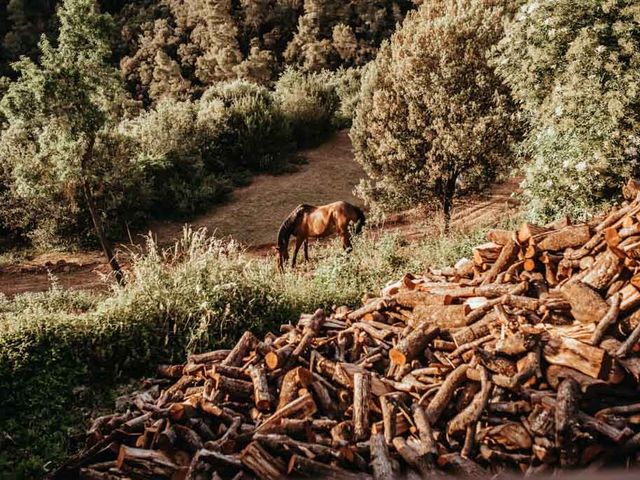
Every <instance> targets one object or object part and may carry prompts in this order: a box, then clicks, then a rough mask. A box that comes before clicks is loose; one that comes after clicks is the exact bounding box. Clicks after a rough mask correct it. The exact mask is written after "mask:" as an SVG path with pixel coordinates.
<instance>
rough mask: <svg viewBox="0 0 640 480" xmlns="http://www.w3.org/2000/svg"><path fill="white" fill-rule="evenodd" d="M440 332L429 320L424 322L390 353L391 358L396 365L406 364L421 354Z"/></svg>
mask: <svg viewBox="0 0 640 480" xmlns="http://www.w3.org/2000/svg"><path fill="white" fill-rule="evenodd" d="M439 332H440V329H439V328H438V327H433V326H431V325H430V322H429V320H426V321H424V322H423V323H421V324H420V325H419V326H418V327H417V328H415V329H414V330H413V331H412V332H411V333H410V334H409V335H407V336H405V337H404V338H402V339H401V340H400V341H399V342H398V344H397V345H396V346H395V348H392V349H391V350H390V351H389V358H390V359H391V361H392V362H393V363H395V364H396V365H404V364H406V363H407V362H409V361H411V360H413V359H414V358H416V357H417V356H418V355H419V354H421V353H422V352H423V351H424V349H425V348H426V346H427V345H428V344H429V343H430V342H431V341H432V340H433V339H434V338H435V337H436V336H437V335H438V333H439Z"/></svg>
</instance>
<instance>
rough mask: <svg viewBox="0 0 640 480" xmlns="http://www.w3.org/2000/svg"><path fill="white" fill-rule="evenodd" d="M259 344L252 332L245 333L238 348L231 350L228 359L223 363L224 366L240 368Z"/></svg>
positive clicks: (237, 344) (237, 345) (239, 341)
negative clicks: (245, 358)
mask: <svg viewBox="0 0 640 480" xmlns="http://www.w3.org/2000/svg"><path fill="white" fill-rule="evenodd" d="M257 343H258V339H257V338H256V337H255V336H254V335H253V333H251V332H244V334H243V335H242V337H240V340H238V343H236V346H235V347H233V348H232V349H231V351H230V352H229V354H228V355H227V357H226V358H225V359H224V360H223V361H222V364H223V365H228V366H231V367H238V366H240V365H241V364H242V360H243V359H244V357H246V356H247V353H249V350H251V349H252V348H253V347H254V346H255V345H256V344H257Z"/></svg>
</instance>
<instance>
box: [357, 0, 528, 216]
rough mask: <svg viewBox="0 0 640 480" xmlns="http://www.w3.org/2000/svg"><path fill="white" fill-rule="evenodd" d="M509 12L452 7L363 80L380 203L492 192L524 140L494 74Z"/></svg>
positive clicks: (391, 50) (360, 152)
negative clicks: (516, 142)
mask: <svg viewBox="0 0 640 480" xmlns="http://www.w3.org/2000/svg"><path fill="white" fill-rule="evenodd" d="M505 3H506V2H504V1H500V0H493V1H483V0H445V1H442V2H429V3H425V4H423V5H422V6H421V7H420V8H419V10H417V11H415V12H412V13H410V14H409V15H408V16H407V19H406V20H405V22H404V24H403V25H402V27H401V28H400V29H399V30H398V31H397V32H396V33H395V34H394V35H393V37H392V38H391V41H390V43H386V44H384V45H383V47H382V48H381V50H380V52H379V54H378V56H377V58H376V60H375V62H374V63H373V65H372V66H371V67H370V68H369V69H368V70H367V72H366V73H365V76H364V79H363V85H362V91H361V96H362V98H361V99H360V103H359V106H358V108H357V112H356V116H355V119H354V122H353V127H352V130H351V137H352V139H353V144H354V150H355V154H356V159H357V161H358V162H359V163H361V164H362V165H363V167H364V169H365V171H366V173H367V174H368V176H369V180H368V182H365V183H364V184H362V185H361V191H362V192H363V193H365V194H366V195H367V197H368V199H369V200H370V201H373V202H385V201H386V202H390V201H391V200H393V201H395V202H402V203H406V204H408V203H416V202H418V203H423V202H430V201H434V200H435V201H438V202H439V203H440V205H441V207H442V210H443V212H444V217H445V225H446V226H447V227H448V223H449V219H450V216H451V209H452V205H453V199H454V196H455V194H456V191H457V189H458V188H459V184H462V185H464V186H465V187H467V188H468V189H476V188H479V187H482V186H483V185H486V184H487V183H488V182H490V181H491V179H492V178H494V176H495V175H496V174H497V173H498V172H499V171H500V170H502V169H504V168H505V167H506V166H507V164H508V161H509V159H510V146H511V142H512V139H513V137H514V135H515V134H516V133H517V122H514V119H513V113H514V107H513V105H512V102H511V98H510V94H509V89H508V88H507V87H506V85H505V84H504V83H503V82H502V80H501V79H500V78H499V77H498V76H497V75H496V74H495V73H494V70H493V68H491V67H490V66H489V65H488V61H487V54H488V52H489V51H490V49H491V48H492V47H493V46H494V45H495V44H496V43H497V42H498V41H499V40H500V38H501V37H502V35H503V27H502V24H503V15H504V13H505V10H504V5H505Z"/></svg>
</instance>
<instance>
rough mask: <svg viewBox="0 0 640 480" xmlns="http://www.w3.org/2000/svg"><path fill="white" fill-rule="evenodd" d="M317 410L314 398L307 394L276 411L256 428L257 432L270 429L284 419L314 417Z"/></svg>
mask: <svg viewBox="0 0 640 480" xmlns="http://www.w3.org/2000/svg"><path fill="white" fill-rule="evenodd" d="M317 410H318V408H317V407H316V403H315V402H314V401H313V397H312V396H311V394H310V393H307V394H305V395H303V396H301V397H299V398H296V399H295V400H293V401H291V402H289V403H288V404H286V405H285V406H284V407H282V408H279V409H278V410H276V412H275V413H274V414H273V415H271V416H270V417H269V418H268V419H267V420H265V421H264V422H263V423H262V424H260V426H259V427H258V428H256V432H259V431H263V430H266V429H268V427H269V426H270V425H273V424H277V423H278V422H279V421H280V420H281V419H283V418H291V417H303V418H304V417H307V416H311V415H313V414H314V413H315V412H316V411H317Z"/></svg>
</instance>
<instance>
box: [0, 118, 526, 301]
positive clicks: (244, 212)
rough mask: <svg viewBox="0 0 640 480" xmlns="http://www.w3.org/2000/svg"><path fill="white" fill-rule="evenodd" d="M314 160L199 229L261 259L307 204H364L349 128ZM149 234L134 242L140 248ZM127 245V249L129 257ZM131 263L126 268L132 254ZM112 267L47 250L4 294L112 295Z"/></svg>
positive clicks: (424, 232)
mask: <svg viewBox="0 0 640 480" xmlns="http://www.w3.org/2000/svg"><path fill="white" fill-rule="evenodd" d="M302 153H303V156H304V157H305V158H306V159H307V161H308V163H306V164H304V165H302V166H301V167H300V169H299V170H298V171H297V172H295V173H293V174H288V175H278V176H273V175H258V176H256V177H254V179H253V181H252V182H251V184H250V185H248V186H246V187H242V188H238V189H236V190H234V192H233V193H232V194H231V196H230V198H229V200H228V201H227V202H225V203H223V204H219V205H215V206H214V207H212V208H211V210H209V211H208V212H206V213H205V214H203V215H200V216H198V217H196V218H194V219H193V220H191V221H190V222H189V225H190V226H191V227H192V228H195V229H198V228H206V229H207V230H208V231H209V232H211V233H215V235H217V236H220V237H227V238H234V239H236V240H238V241H239V242H241V243H242V244H244V245H245V246H247V248H248V250H249V251H250V252H252V253H253V254H255V255H269V254H270V251H271V246H272V245H273V242H274V241H275V235H276V232H277V231H278V227H279V226H280V223H281V222H282V220H283V219H284V218H285V217H286V216H287V215H288V214H289V212H291V210H293V208H295V206H296V205H298V204H300V203H308V204H311V205H321V204H325V203H330V202H333V201H336V200H345V201H347V202H350V203H354V204H356V205H361V203H362V202H361V201H360V200H359V199H358V198H357V197H355V196H354V195H353V189H354V187H355V186H356V185H357V184H358V182H359V181H360V179H361V178H362V177H363V176H364V172H363V170H362V168H361V167H360V165H358V164H357V163H356V162H355V160H354V158H353V151H352V148H351V141H350V139H349V137H348V133H347V132H346V131H342V132H338V133H337V134H336V135H335V136H334V137H333V138H331V139H330V140H329V141H327V142H326V143H324V144H323V145H321V146H319V147H317V148H315V149H311V150H307V151H305V152H302ZM518 184H519V179H518V178H514V179H510V180H508V181H506V182H504V183H500V184H498V185H496V186H494V187H493V188H491V189H490V190H489V191H488V192H486V193H485V194H482V195H476V196H471V197H466V198H464V199H460V200H458V201H457V203H456V206H455V208H454V213H453V217H452V227H453V228H454V229H457V230H461V231H467V230H471V229H472V228H474V227H476V226H480V225H485V224H490V223H495V222H497V221H498V220H500V219H501V218H503V217H505V216H509V215H513V214H514V213H515V211H516V210H517V209H516V201H515V199H514V198H513V193H514V192H516V191H517V190H518ZM433 225H434V222H433V221H430V219H429V218H426V217H425V213H424V212H422V211H420V210H410V211H406V212H401V213H399V214H396V215H392V216H390V217H389V218H388V220H387V222H386V223H385V225H383V226H382V227H381V229H382V230H387V231H388V230H397V231H400V232H401V233H402V234H403V235H404V236H406V237H407V238H408V239H410V240H418V239H421V238H424V237H425V236H429V235H433V234H434V233H436V234H437V233H438V232H437V231H436V232H434V227H433ZM184 226H185V224H183V223H181V222H169V221H162V222H154V223H152V224H151V225H149V228H148V229H147V232H150V233H151V234H152V235H153V236H154V238H155V239H156V241H157V242H158V243H159V244H160V245H162V246H168V245H171V244H172V243H173V242H175V240H176V239H177V238H179V237H180V236H181V235H182V229H183V228H184ZM143 238H144V235H143V233H140V234H138V235H137V236H135V238H134V242H136V243H140V242H141V241H142V240H143ZM127 249H128V246H127V245H124V244H123V245H120V250H121V251H123V252H126V250H127ZM123 256H124V262H125V264H126V254H125V255H123ZM108 273H109V268H108V265H106V264H105V262H104V258H103V256H102V255H101V253H100V252H97V251H90V252H76V253H68V252H47V253H46V254H41V255H37V256H35V257H33V258H30V259H28V260H27V261H24V262H21V263H19V264H16V265H12V266H8V267H4V268H0V293H3V294H5V295H7V296H13V295H16V294H19V293H24V292H38V291H45V290H47V289H48V288H49V287H50V286H51V284H52V281H53V277H52V276H54V277H55V279H56V281H57V282H58V284H59V285H60V286H62V287H64V288H71V289H91V290H98V291H99V290H107V289H108V284H107V282H105V277H106V276H107V274H108Z"/></svg>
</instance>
